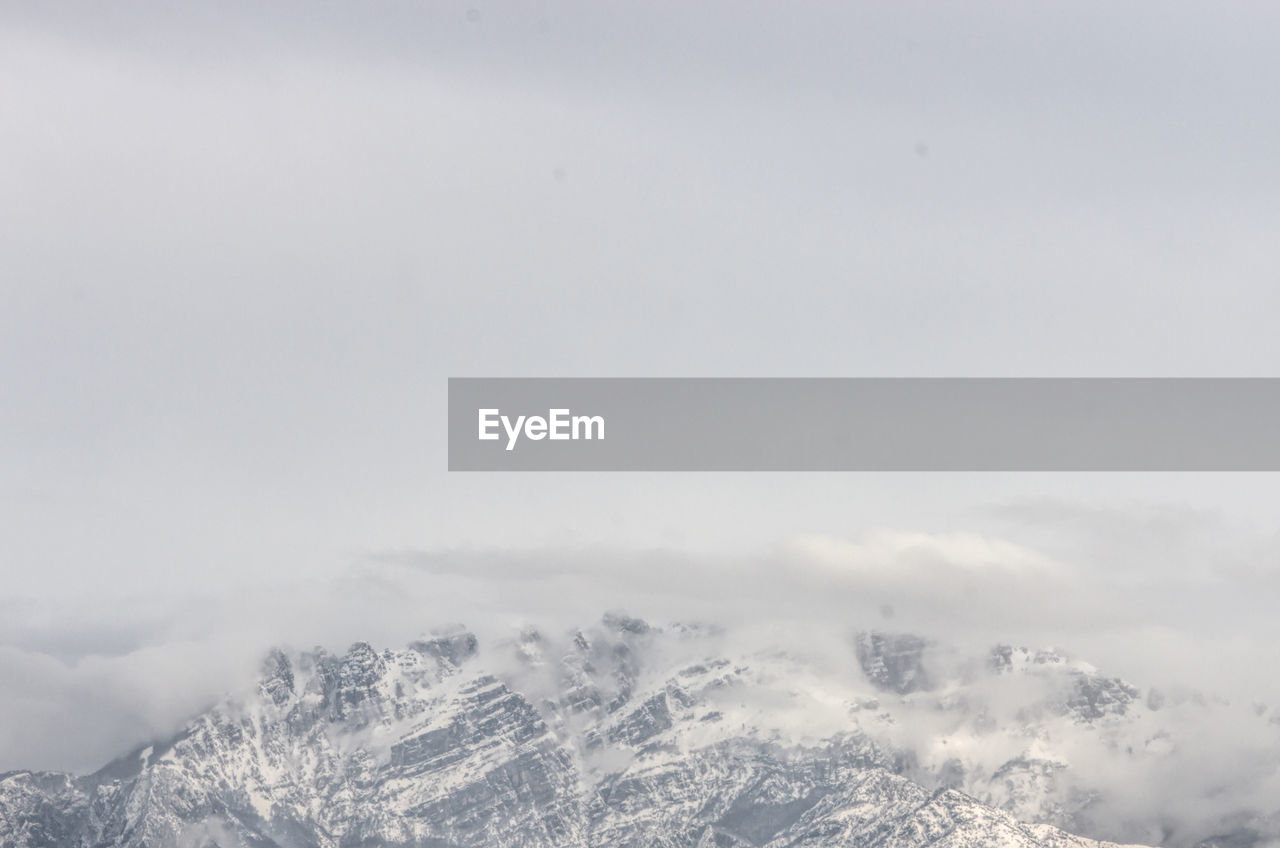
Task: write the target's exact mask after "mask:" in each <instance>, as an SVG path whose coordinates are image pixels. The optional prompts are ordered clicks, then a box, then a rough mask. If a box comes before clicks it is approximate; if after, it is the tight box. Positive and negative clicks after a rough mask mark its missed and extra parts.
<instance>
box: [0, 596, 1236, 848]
mask: <svg viewBox="0 0 1280 848" xmlns="http://www.w3.org/2000/svg"><path fill="white" fill-rule="evenodd" d="M734 645H735V641H734V640H733V639H732V638H729V637H727V636H726V635H725V634H723V633H721V632H720V631H718V630H717V629H715V628H702V627H690V626H680V625H676V626H670V627H664V628H658V627H654V626H651V625H649V624H647V623H645V622H643V621H640V620H638V619H634V618H628V617H626V616H622V615H609V616H606V617H605V618H604V619H603V620H602V621H601V622H600V623H599V624H597V625H596V626H594V627H591V628H588V629H585V630H579V631H575V632H572V633H569V634H567V635H564V636H560V635H559V634H551V635H547V634H543V633H539V632H536V631H533V630H527V631H524V632H522V633H520V634H519V635H518V636H517V637H514V638H512V639H509V640H507V641H505V642H500V643H495V644H494V645H492V646H482V645H481V644H480V642H479V640H478V639H477V638H476V637H475V636H474V635H472V634H471V633H469V632H467V631H465V630H462V629H457V630H452V631H445V632H440V633H436V634H434V635H433V636H431V637H429V638H424V639H422V640H420V641H416V642H413V643H412V644H410V645H409V646H407V647H406V648H404V649H401V650H382V651H379V650H375V649H374V648H373V647H372V646H370V645H368V644H365V643H357V644H355V645H353V646H351V648H350V650H348V651H347V652H346V653H345V654H344V655H341V656H337V655H333V654H330V653H327V652H325V651H323V650H320V649H317V650H314V651H309V652H301V653H286V652H283V651H278V650H277V651H273V652H271V653H270V654H269V656H268V657H267V658H266V661H265V662H264V664H263V668H262V673H261V676H260V680H259V683H258V685H257V687H256V689H255V690H254V691H249V692H243V693H238V694H237V695H236V696H234V697H229V698H228V699H227V700H226V701H224V702H223V703H221V704H219V705H218V706H217V707H215V708H213V709H210V710H209V711H207V712H206V713H204V714H203V715H201V716H199V717H197V718H196V719H194V720H193V721H191V722H190V723H189V725H188V726H187V727H186V728H185V729H184V730H183V731H182V732H181V733H180V734H178V735H177V736H176V737H174V738H172V739H168V740H165V741H163V742H158V743H156V744H153V745H148V746H146V747H144V748H142V749H141V750H138V751H135V752H133V753H130V754H129V755H127V756H124V757H121V758H120V759H118V760H116V761H114V762H112V763H110V764H109V765H107V766H106V767H105V768H103V769H101V770H100V771H98V772H97V773H95V774H91V775H88V776H83V777H76V776H70V775H62V774H49V773H32V772H13V773H9V774H5V775H0V845H3V846H5V848H36V846H85V848H88V846H138V848H141V846H149V848H160V846H166V848H167V846H179V847H180V848H205V846H212V845H216V846H222V848H231V847H232V846H251V847H252V848H269V846H275V848H304V846H306V848H339V847H341V848H355V847H356V846H367V848H372V846H422V848H428V846H429V848H470V847H471V846H477V848H478V846H488V847H490V848H496V847H499V846H556V848H568V846H593V848H594V847H595V846H599V848H604V846H610V848H612V846H617V848H623V846H664V847H665V848H676V846H687V848H748V846H761V847H762V846H769V848H783V846H787V847H788V848H828V846H830V848H834V846H852V845H858V846H877V847H878V848H899V847H901V848H906V846H922V845H931V846H938V848H947V846H1026V848H1031V846H1044V847H1046V848H1084V846H1099V845H1108V844H1110V843H1099V842H1095V841H1093V840H1092V839H1089V838H1085V837H1079V836H1073V835H1070V833H1069V832H1068V831H1069V830H1075V831H1077V832H1093V833H1097V832H1098V819H1097V818H1096V816H1095V811H1096V810H1097V809H1098V808H1099V807H1105V798H1104V797H1103V795H1104V793H1102V792H1101V791H1100V790H1099V789H1098V788H1097V787H1091V786H1089V785H1087V782H1082V780H1081V779H1078V778H1077V776H1076V774H1075V770H1074V765H1075V763H1074V759H1075V758H1077V757H1080V756H1082V754H1081V752H1082V750H1084V749H1089V750H1092V748H1090V747H1089V746H1093V747H1094V748H1096V749H1097V751H1100V752H1103V756H1125V757H1129V756H1132V744H1133V740H1134V739H1136V738H1142V739H1144V740H1146V741H1145V748H1144V750H1143V752H1142V753H1143V755H1144V756H1150V757H1158V756H1160V752H1161V750H1163V749H1162V746H1168V745H1169V744H1170V743H1169V742H1168V740H1167V738H1163V737H1160V736H1159V734H1158V732H1157V731H1156V730H1154V729H1153V728H1155V727H1156V723H1155V722H1154V721H1153V720H1152V716H1153V715H1155V712H1154V711H1153V710H1152V709H1151V707H1149V706H1148V705H1147V704H1146V703H1145V702H1144V701H1143V699H1142V698H1141V697H1140V693H1139V691H1138V690H1137V689H1136V688H1134V687H1133V686H1130V685H1129V684H1127V683H1125V682H1124V681H1121V680H1118V679H1116V678H1109V677H1105V676H1102V675H1100V674H1099V673H1098V672H1097V671H1096V670H1094V669H1092V668H1091V667H1089V666H1087V665H1085V664H1083V663H1079V662H1075V661H1073V660H1071V659H1069V658H1067V657H1066V656H1064V655H1062V654H1059V653H1056V652H1052V651H1029V650H1025V649H1016V648H1011V647H1008V646H1001V647H998V648H996V649H995V650H993V651H992V652H991V653H990V654H989V655H988V656H985V657H982V658H980V659H978V660H973V659H965V658H962V657H955V656H949V655H948V654H947V652H946V651H945V650H943V649H940V648H939V647H938V646H934V645H931V644H930V643H929V642H927V641H926V640H923V639H919V638H917V637H913V636H905V635H891V634H882V633H863V634H860V635H858V636H857V637H856V638H854V639H852V640H851V641H846V642H844V643H843V644H841V645H838V646H835V649H834V650H830V651H825V652H823V653H821V654H819V655H815V656H812V657H809V656H801V655H797V654H795V653H786V652H782V651H778V650H771V649H764V650H751V651H742V650H740V649H739V650H731V648H732V647H733V646H734ZM1013 717H1016V719H1017V720H1013ZM1148 736H1149V737H1150V738H1148ZM1117 746H1119V747H1117ZM1126 749H1127V751H1126ZM1117 750H1119V751H1122V752H1124V753H1122V754H1117V753H1116V751H1117ZM1134 829H1135V830H1141V825H1139V826H1135V828H1134ZM1154 835H1155V836H1156V837H1157V839H1164V838H1166V837H1167V836H1168V834H1167V833H1166V834H1161V833H1158V832H1157V833H1155V834H1154ZM1152 841H1153V842H1154V841H1156V840H1152ZM1240 844H1248V843H1240Z"/></svg>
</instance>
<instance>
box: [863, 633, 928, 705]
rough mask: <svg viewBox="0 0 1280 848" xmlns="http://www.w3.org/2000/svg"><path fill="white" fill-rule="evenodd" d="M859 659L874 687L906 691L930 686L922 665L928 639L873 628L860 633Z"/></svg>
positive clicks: (902, 693) (903, 692)
mask: <svg viewBox="0 0 1280 848" xmlns="http://www.w3.org/2000/svg"><path fill="white" fill-rule="evenodd" d="M857 647H858V663H859V664H860V665H861V666H862V670H863V672H864V673H866V675H867V679H869V680H870V681H871V682H872V683H874V684H875V686H876V688H878V689H882V690H884V691H886V692H896V693H897V694H899V695H906V694H907V693H909V692H915V691H917V690H920V689H928V688H929V676H928V674H926V673H925V669H924V651H925V648H926V647H927V643H926V642H925V641H924V640H923V639H921V638H920V637H918V636H912V635H911V634H909V633H905V634H890V633H880V632H876V631H872V632H869V633H859V634H858V638H857Z"/></svg>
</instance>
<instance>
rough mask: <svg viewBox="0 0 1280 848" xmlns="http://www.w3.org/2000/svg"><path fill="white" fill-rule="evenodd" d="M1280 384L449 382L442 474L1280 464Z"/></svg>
mask: <svg viewBox="0 0 1280 848" xmlns="http://www.w3.org/2000/svg"><path fill="white" fill-rule="evenodd" d="M1278 433H1280V379H1273V378H1265V379H1263V378H1241V379H1148V378H1132V379H1130V378H1124V379H1091V378H1081V379H994V378H969V379H949V378H937V379H933V378H928V379H899V378H885V379H862V378H851V379H825V378H823V379H767V378H761V379H755V378H751V379H720V378H695V379H674V378H643V379H630V378H627V379H620V378H619V379H614V378H539V379H523V378H510V379H508V378H452V379H450V380H449V470H450V471H1280V438H1278V437H1277V434H1278Z"/></svg>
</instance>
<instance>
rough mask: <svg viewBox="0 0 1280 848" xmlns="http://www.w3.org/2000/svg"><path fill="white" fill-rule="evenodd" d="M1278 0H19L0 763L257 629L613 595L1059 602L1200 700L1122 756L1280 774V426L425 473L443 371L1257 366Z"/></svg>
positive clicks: (1180, 786) (949, 627)
mask: <svg viewBox="0 0 1280 848" xmlns="http://www.w3.org/2000/svg"><path fill="white" fill-rule="evenodd" d="M1276 18H1277V11H1276V9H1275V8H1274V7H1272V6H1269V5H1265V4H1256V3H1229V4H1225V5H1224V4H1218V5H1216V6H1215V7H1214V8H1212V9H1209V8H1208V7H1206V6H1204V5H1202V4H1195V3H1189V2H1187V3H1164V4H1158V5H1157V4H1118V5H1117V4H1113V3H1050V4H1047V5H1043V4H1042V5H1039V6H1036V7H1034V8H1031V7H1022V6H1019V5H1016V4H1010V3H1004V2H976V3H967V4H965V6H964V8H963V9H960V8H955V9H940V8H938V7H937V6H936V5H932V4H916V3H899V4H894V5H893V6H892V7H890V6H886V5H882V4H857V3H855V4H847V5H843V6H838V7H837V6H831V5H829V4H817V3H806V4H801V5H795V4H787V5H785V6H783V5H777V4H732V5H730V4H723V3H712V4H699V5H697V6H696V7H693V6H689V5H688V4H670V3H643V4H640V3H635V4H610V5H607V6H602V5H600V4H589V3H568V2H537V3H530V4H519V5H517V4H499V3H492V4H491V3H479V2H477V3H470V4H468V3H440V4H430V5H413V4H407V3H395V2H379V3H372V4H362V5H361V6H360V7H359V8H358V9H357V8H356V7H346V6H342V5H332V4H330V5H317V4H300V3H299V4H293V3H282V4H276V5H273V6H272V7H270V9H263V8H261V7H259V6H257V5H255V4H241V3H226V4H218V5H217V6H216V9H215V7H213V6H210V7H207V8H200V7H196V6H182V7H173V8H168V9H158V8H155V7H153V6H144V5H143V4H132V3H121V4H110V5H102V4H93V3H16V4H6V5H5V6H4V8H3V10H0V102H3V103H4V108H3V109H0V198H2V199H0V769H9V768H59V769H73V770H86V769H92V768H95V767H97V766H98V765H100V764H102V763H103V762H104V761H106V760H108V759H110V758H111V757H113V756H115V755H117V754H119V753H122V752H123V751H125V750H127V749H128V748H129V747H130V746H132V745H134V744H137V743H140V742H142V741H145V740H147V739H150V738H154V737H157V736H162V735H164V734H167V733H170V732H172V731H173V730H175V729H176V728H177V727H179V726H180V725H181V723H182V722H183V721H184V720H185V719H186V718H187V717H189V716H191V715H192V714H194V713H196V712H198V711H199V710H201V709H203V708H204V707H205V706H207V705H208V704H210V703H212V702H214V701H216V700H217V699H218V698H219V697H221V696H222V695H223V694H224V693H226V692H228V691H232V690H235V689H236V688H237V687H239V686H242V685H246V684H247V682H248V681H249V680H250V679H251V676H252V674H253V673H254V670H255V669H256V667H257V662H258V658H259V657H260V656H261V655H262V653H263V651H264V650H265V649H266V647H267V646H269V645H272V644H287V645H293V646H295V647H307V646H310V645H312V644H324V645H327V646H330V647H331V648H333V649H335V650H341V649H342V648H343V646H345V645H346V644H349V643H350V642H351V641H354V640H357V639H363V640H368V641H370V642H372V643H374V644H375V645H379V646H393V645H399V644H403V643H404V642H405V641H406V640H408V639H410V638H412V637H413V636H415V635H417V634H418V633H420V632H422V631H423V630H425V629H429V628H430V627H433V626H436V625H438V624H441V623H445V622H463V623H465V624H467V625H468V626H470V627H472V628H473V629H475V630H476V631H477V632H478V633H480V634H481V636H482V638H489V637H492V638H493V639H499V638H503V634H508V633H510V632H511V629H512V628H514V627H519V626H523V625H524V624H527V623H535V624H539V625H540V626H544V627H547V628H549V629H551V630H554V629H556V628H569V627H573V626H578V625H581V624H583V623H584V622H589V621H595V620H598V619H599V617H600V615H601V614H602V612H604V611H605V610H609V609H626V610H628V611H629V612H631V613H632V614H635V615H640V616H645V617H651V618H654V619H655V620H664V621H665V620H711V621H715V622H718V623H721V624H723V625H725V626H727V627H729V628H731V632H735V633H740V634H742V635H741V637H740V638H741V639H742V640H743V641H742V642H741V644H744V645H745V644H755V642H754V641H752V640H753V639H756V641H768V639H777V640H786V639H790V640H793V641H796V642H805V634H806V632H808V631H809V630H810V629H812V630H813V631H814V632H816V633H821V634H825V636H824V638H826V637H827V636H831V635H832V634H836V635H837V636H839V635H840V634H847V633H849V632H851V630H853V629H857V628H862V627H884V628H886V629H893V630H903V631H914V632H920V633H922V634H925V635H928V636H930V637H932V638H935V639H938V640H939V641H942V642H946V643H947V644H954V645H957V646H959V649H961V650H969V649H974V650H978V649H980V648H981V647H983V646H989V645H990V644H992V643H994V642H997V641H999V642H1013V643H1015V644H1027V645H1031V646H1041V645H1057V646H1060V647H1062V648H1063V649H1065V650H1069V651H1071V652H1073V653H1074V654H1077V655H1079V656H1081V657H1084V658H1086V659H1088V660H1089V661H1090V662H1092V663H1094V664H1095V665H1097V666H1098V667H1099V668H1100V669H1102V670H1103V671H1104V672H1105V673H1107V674H1115V675H1120V676H1123V677H1125V678H1126V679H1128V680H1130V681H1132V682H1133V683H1134V684H1135V685H1137V686H1140V687H1141V688H1143V689H1144V690H1145V689H1148V688H1150V687H1160V688H1162V689H1168V690H1169V691H1171V692H1174V691H1193V692H1200V693H1204V694H1205V697H1207V698H1210V699H1212V698H1219V699H1221V700H1223V701H1226V702H1229V704H1230V709H1224V710H1223V711H1220V712H1213V713H1211V714H1206V716H1203V717H1198V718H1195V721H1202V722H1203V726H1198V725H1197V726H1196V730H1195V732H1194V733H1192V734H1189V736H1188V738H1195V739H1197V740H1201V741H1199V742H1196V743H1191V742H1188V743H1187V753H1186V755H1185V756H1186V757H1187V759H1185V760H1182V761H1180V765H1179V771H1178V772H1177V773H1176V774H1174V773H1161V774H1159V775H1151V774H1144V773H1132V772H1125V771H1123V770H1120V769H1117V768H1114V767H1113V766H1114V764H1112V763H1110V762H1109V761H1100V762H1101V763H1102V765H1099V766H1097V767H1096V768H1094V769H1093V771H1092V772H1090V773H1091V774H1096V776H1097V777H1098V779H1099V780H1102V779H1104V778H1105V779H1108V780H1117V781H1119V780H1127V781H1130V785H1131V787H1134V786H1144V785H1145V784H1146V783H1152V782H1156V783H1158V784H1159V786H1160V787H1161V789H1162V793H1163V794H1161V795H1159V796H1155V795H1150V794H1148V795H1147V796H1144V795H1143V794H1142V793H1141V792H1138V791H1136V790H1133V791H1129V792H1122V793H1119V794H1118V795H1117V798H1119V799H1121V801H1118V802H1117V803H1121V802H1123V803H1132V804H1136V805H1141V804H1143V803H1147V804H1151V805H1159V806H1161V808H1162V810H1173V811H1175V812H1177V815H1179V816H1182V817H1185V818H1191V819H1197V822H1193V824H1192V825H1191V826H1190V827H1191V828H1192V829H1193V830H1194V828H1195V827H1197V826H1198V827H1202V828H1207V827H1209V826H1210V825H1211V824H1212V823H1215V822H1217V821H1218V819H1219V817H1221V816H1223V815H1225V813H1226V812H1227V807H1228V806H1229V805H1228V804H1227V803H1226V802H1225V801H1224V802H1223V803H1221V804H1218V803H1216V802H1212V801H1206V802H1203V803H1201V802H1198V801H1196V799H1197V798H1198V797H1199V795H1200V794H1203V793H1204V792H1205V791H1206V786H1208V785H1209V783H1214V785H1216V786H1217V787H1218V788H1217V789H1216V790H1215V792H1216V793H1217V794H1215V796H1214V797H1215V798H1219V799H1221V798H1227V799H1229V800H1231V801H1232V802H1233V803H1235V802H1240V803H1246V804H1247V803H1251V799H1253V798H1255V797H1265V796H1266V795H1267V793H1270V794H1271V795H1272V796H1273V797H1274V794H1275V793H1274V789H1275V786H1274V779H1275V778H1274V773H1275V772H1274V765H1273V764H1274V763H1275V762H1276V760H1275V759H1268V757H1270V755H1271V754H1272V753H1274V751H1275V739H1274V734H1275V733H1276V730H1275V727H1276V726H1275V725H1268V724H1266V723H1265V722H1263V723H1260V724H1259V723H1248V722H1241V721H1238V720H1237V719H1236V718H1233V716H1237V713H1236V712H1233V711H1234V710H1252V705H1253V704H1254V702H1255V701H1257V702H1263V703H1267V704H1277V703H1280V692H1278V691H1277V688H1278V687H1280V682H1278V681H1277V680H1276V679H1275V677H1274V675H1273V674H1272V673H1271V671H1270V670H1271V669H1272V668H1273V667H1274V665H1275V654H1274V648H1273V646H1274V645H1275V644H1276V637H1277V636H1280V634H1278V633H1277V632H1276V629H1277V625H1276V624H1275V616H1274V614H1273V609H1272V607H1273V603H1272V601H1273V599H1274V598H1275V596H1276V590H1277V588H1280V576H1278V575H1280V523H1278V522H1277V519H1276V512H1275V508H1274V504H1276V503H1278V502H1280V480H1277V477H1276V475H1271V474H1220V475H1219V474H1202V475H1194V474H1151V475H1132V474H1125V475H1121V474H1114V475H1109V474H1070V475H1036V474H1025V475H1009V474H987V475H979V474H952V475H928V474H905V475H893V474H869V475H803V474H777V475H660V474H652V475H650V474H634V475H620V474H602V475H577V474H572V475H571V474H565V475H521V476H516V475H486V474H477V475H464V474H455V475H449V474H448V473H446V472H445V470H444V468H445V443H444V436H445V432H444V426H445V378H447V377H448V376H489V375H492V376H593V375H599V376H1047V377H1051V376H1119V375H1123V376H1272V375H1273V374H1272V372H1273V371H1274V363H1275V362H1277V361H1280V336H1278V335H1277V334H1276V333H1275V332H1274V317H1275V315H1277V314H1280V288H1277V287H1276V286H1275V285H1274V262H1273V256H1274V247H1273V242H1274V233H1275V232H1277V231H1280V220H1278V219H1277V216H1278V212H1277V207H1276V204H1275V202H1274V198H1275V197H1276V196H1277V194H1278V193H1280V169H1277V167H1276V163H1275V157H1274V151H1275V149H1276V148H1277V141H1280V138H1278V136H1280V113H1278V112H1277V111H1276V110H1275V109H1274V108H1269V104H1272V103H1274V102H1277V100H1280V91H1277V87H1278V86H1280V59H1278V58H1277V54H1276V51H1275V50H1274V49H1273V48H1274V45H1273V44H1272V43H1271V42H1272V40H1273V39H1272V38H1271V36H1272V34H1273V33H1274V32H1275V31H1276V27H1277V25H1280V21H1278V20H1277V19H1276ZM939 426H946V422H939ZM759 628H764V629H763V630H760V629H759ZM752 633H766V634H769V635H768V639H765V638H764V637H759V638H758V639H757V638H756V637H752V636H750V634H752ZM788 634H789V635H788ZM832 638H833V639H834V637H832ZM809 641H810V642H811V643H813V642H815V641H816V640H809ZM832 644H834V641H833V642H832ZM833 650H836V649H835V648H833ZM840 650H843V648H840ZM1188 715H1189V716H1190V715H1191V714H1190V713H1188ZM1187 721H1188V722H1192V719H1191V718H1188V719H1187ZM1188 726H1191V724H1189V725H1188ZM1259 728H1261V729H1259ZM1254 733H1258V734H1261V735H1258V736H1251V735H1250V734H1254ZM1267 734H1270V735H1267ZM1249 751H1253V752H1255V753H1253V754H1248V753H1247V752H1249ZM1256 752H1262V754H1257V753H1256ZM1080 762H1081V763H1082V764H1084V763H1087V757H1086V755H1084V754H1081V755H1080ZM1081 768H1082V769H1084V770H1085V771H1089V768H1090V767H1089V766H1088V765H1082V766H1081ZM1144 782H1145V783H1144ZM1144 797H1145V799H1146V800H1144ZM1193 802H1194V803H1193ZM1162 814H1163V813H1162ZM1117 815H1119V814H1118V813H1117Z"/></svg>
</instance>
